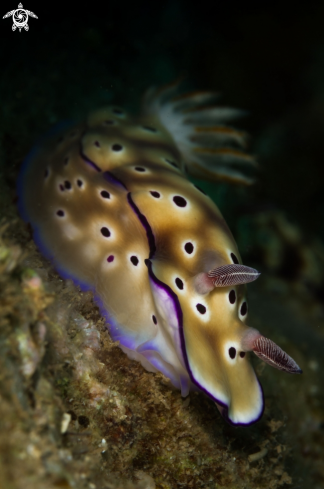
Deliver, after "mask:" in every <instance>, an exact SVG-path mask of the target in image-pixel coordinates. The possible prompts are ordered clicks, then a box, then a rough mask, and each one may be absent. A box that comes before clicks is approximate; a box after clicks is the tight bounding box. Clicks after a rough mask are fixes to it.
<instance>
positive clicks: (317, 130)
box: [0, 0, 324, 239]
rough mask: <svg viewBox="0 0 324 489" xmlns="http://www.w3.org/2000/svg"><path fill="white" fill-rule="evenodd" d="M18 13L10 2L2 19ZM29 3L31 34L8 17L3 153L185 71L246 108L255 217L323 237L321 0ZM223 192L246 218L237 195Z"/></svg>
mask: <svg viewBox="0 0 324 489" xmlns="http://www.w3.org/2000/svg"><path fill="white" fill-rule="evenodd" d="M14 8H17V6H16V2H15V1H6V2H2V4H1V16H2V15H4V14H5V13H6V12H7V11H8V10H12V9H14ZM24 8H26V9H29V10H32V11H33V12H34V13H35V14H36V15H37V16H38V19H33V18H30V19H29V32H25V31H22V32H21V33H19V31H18V30H17V31H16V32H12V30H11V26H12V20H11V18H9V19H1V22H0V36H1V37H0V42H1V50H0V60H1V67H2V68H1V75H0V94H1V105H2V108H1V112H2V117H1V118H0V124H2V129H4V130H5V133H6V134H7V136H8V138H9V141H10V143H8V140H7V141H3V142H2V147H4V146H5V145H6V144H12V145H16V144H17V139H19V140H20V141H23V145H22V148H23V150H26V151H28V149H29V147H30V145H31V144H32V143H33V141H34V140H35V139H36V138H37V137H38V136H39V135H40V134H41V133H42V132H44V131H46V130H47V129H48V127H49V126H50V125H51V124H54V123H56V122H58V121H59V120H61V119H67V118H69V119H70V118H76V119H77V118H79V117H82V116H83V115H84V114H85V113H86V112H87V111H88V110H89V109H91V108H93V107H95V106H98V105H100V104H103V103H109V102H110V101H112V100H114V102H117V103H119V104H122V105H124V106H125V105H126V106H128V107H130V108H136V106H137V105H138V102H139V99H140V96H141V94H142V93H143V91H144V90H145V89H146V88H147V87H148V86H151V85H152V84H156V85H158V84H162V83H165V82H168V81H170V80H173V79H174V78H176V77H177V76H178V75H185V76H186V79H187V86H188V87H189V88H195V89H212V90H217V91H220V92H222V94H223V99H222V102H223V103H224V105H229V106H234V107H239V108H243V109H246V110H247V111H248V112H249V116H248V117H246V118H244V119H242V120H240V121H238V123H237V124H236V125H238V126H239V127H241V128H243V129H245V130H248V131H249V132H250V134H251V136H252V139H251V151H252V152H253V153H254V154H256V156H257V158H258V161H259V163H260V172H259V175H258V179H259V184H258V186H257V187H254V188H253V190H249V191H248V192H247V193H245V194H244V198H243V201H244V205H245V206H247V208H248V212H250V209H251V208H252V209H254V208H255V206H257V207H258V208H269V207H270V208H271V207H274V208H280V209H284V210H285V211H286V212H287V215H288V217H290V218H291V219H292V220H293V221H294V222H297V223H298V224H300V225H301V226H302V228H303V229H304V230H305V233H310V234H312V235H317V236H319V237H321V238H322V239H323V238H324V219H323V215H324V200H323V190H322V189H323V183H322V182H323V178H324V166H323V158H324V64H323V61H324V30H323V19H324V3H323V2H314V1H308V2H303V3H302V4H301V3H298V2H296V3H295V4H293V6H292V5H291V3H290V2H283V4H282V3H279V2H259V3H258V4H254V3H253V4H252V3H246V2H239V1H232V2H230V1H229V2H224V1H222V2H220V1H214V2H193V1H188V2H185V1H181V0H172V1H170V0H169V1H166V2H164V3H163V4H161V3H158V2H143V1H139V2H133V3H130V2H115V1H114V2H113V1H107V2H104V3H100V4H99V3H96V2H88V3H87V4H86V5H84V4H81V3H77V2H69V3H68V4H66V5H64V4H63V3H54V2H53V3H51V2H46V3H45V2H42V3H39V2H37V3H36V2H33V1H32V0H30V1H29V2H24ZM4 124H5V127H3V125H4ZM225 193H226V196H227V199H226V200H231V199H234V200H235V199H236V203H237V204H238V205H239V208H240V210H241V211H242V199H241V198H240V196H239V195H238V194H237V193H235V192H234V193H233V194H232V197H230V194H228V193H227V191H226V192H225ZM234 195H235V196H236V197H233V196H234ZM231 205H232V204H231V203H229V208H231ZM233 205H234V207H235V204H233ZM223 211H224V212H225V215H226V203H225V210H224V209H223ZM228 213H229V219H231V215H232V214H233V212H231V210H229V211H228Z"/></svg>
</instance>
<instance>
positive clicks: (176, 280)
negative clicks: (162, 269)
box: [175, 277, 183, 290]
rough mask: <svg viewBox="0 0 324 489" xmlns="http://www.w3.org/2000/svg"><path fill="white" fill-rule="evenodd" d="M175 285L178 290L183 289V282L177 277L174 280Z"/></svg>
mask: <svg viewBox="0 0 324 489" xmlns="http://www.w3.org/2000/svg"><path fill="white" fill-rule="evenodd" d="M175 283H176V286H177V287H178V289H180V290H182V289H183V282H182V280H181V278H179V277H177V278H176V279H175Z"/></svg>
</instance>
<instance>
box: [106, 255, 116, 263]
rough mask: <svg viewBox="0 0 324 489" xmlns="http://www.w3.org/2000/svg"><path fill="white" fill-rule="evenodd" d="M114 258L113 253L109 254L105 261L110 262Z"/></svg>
mask: <svg viewBox="0 0 324 489" xmlns="http://www.w3.org/2000/svg"><path fill="white" fill-rule="evenodd" d="M114 259H115V257H114V255H109V256H108V258H107V262H108V263H111V262H112V261H114Z"/></svg>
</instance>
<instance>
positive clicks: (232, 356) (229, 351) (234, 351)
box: [228, 346, 236, 360]
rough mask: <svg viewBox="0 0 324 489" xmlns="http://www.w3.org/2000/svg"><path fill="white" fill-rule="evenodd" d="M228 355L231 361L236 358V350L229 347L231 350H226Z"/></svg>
mask: <svg viewBox="0 0 324 489" xmlns="http://www.w3.org/2000/svg"><path fill="white" fill-rule="evenodd" d="M228 354H229V356H230V357H231V359H232V360H234V358H235V357H236V349H235V348H234V346H231V348H230V349H229V350H228Z"/></svg>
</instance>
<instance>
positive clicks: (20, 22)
mask: <svg viewBox="0 0 324 489" xmlns="http://www.w3.org/2000/svg"><path fill="white" fill-rule="evenodd" d="M11 15H12V20H13V25H12V30H13V31H15V30H16V29H17V27H18V29H19V32H21V29H22V28H24V29H25V31H28V30H29V26H28V16H29V15H30V17H34V19H38V17H37V15H35V14H34V13H33V12H31V11H30V10H25V9H23V6H22V4H21V3H20V4H19V5H18V8H17V9H16V10H11V12H7V13H6V15H4V16H3V17H2V18H3V19H6V18H7V17H11Z"/></svg>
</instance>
